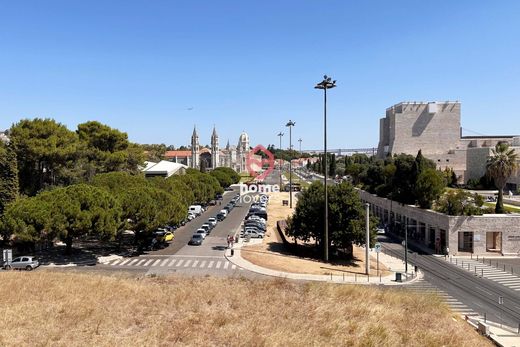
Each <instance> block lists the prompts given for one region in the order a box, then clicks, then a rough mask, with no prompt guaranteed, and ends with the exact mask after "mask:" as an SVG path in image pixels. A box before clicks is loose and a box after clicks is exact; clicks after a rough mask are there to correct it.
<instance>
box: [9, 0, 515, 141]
mask: <svg viewBox="0 0 520 347" xmlns="http://www.w3.org/2000/svg"><path fill="white" fill-rule="evenodd" d="M519 16H520V2H518V1H500V2H498V1H497V2H491V1H475V0H473V1H470V0H468V1H464V0H460V1H447V0H441V1H429V2H426V1H411V0H410V1H398V0H397V1H304V0H299V1H296V0H295V1H243V0H242V1H173V0H172V1H129V0H125V1H115V0H111V1H80V0H75V1H71V0H67V1H50V0H49V1H10V2H9V1H2V2H0V129H4V128H8V127H10V126H11V124H12V123H14V122H17V121H19V120H20V119H22V118H33V117H51V118H54V119H56V120H57V121H59V122H61V123H63V124H65V125H67V126H68V127H69V128H70V129H75V128H76V126H77V124H79V123H82V122H85V121H87V120H98V121H101V122H103V123H105V124H108V125H110V126H112V127H115V128H118V129H120V130H123V131H126V132H127V133H128V134H129V137H130V139H131V140H132V141H135V142H140V143H166V144H173V145H176V146H180V145H183V144H188V143H189V138H190V135H191V132H192V129H193V126H194V124H197V128H198V129H199V135H200V137H201V141H202V142H203V143H209V140H210V136H211V129H212V127H213V124H216V126H217V130H218V132H219V135H220V141H221V144H222V145H225V143H226V141H227V139H229V140H230V141H231V143H232V144H236V142H237V140H238V136H239V134H240V132H241V131H242V130H245V131H247V132H248V133H249V134H250V137H251V142H252V145H254V144H257V143H261V144H264V145H267V144H269V143H275V144H278V138H277V136H276V134H277V133H278V132H279V131H280V130H282V131H285V132H287V131H286V130H287V129H284V124H285V123H286V122H287V121H288V120H289V119H292V120H294V121H296V126H295V128H294V129H293V130H294V131H293V139H294V140H297V139H298V138H300V137H301V138H302V141H303V142H302V147H303V148H307V149H313V148H321V147H322V143H323V135H322V133H323V114H322V112H323V95H322V93H321V92H320V91H317V90H314V89H313V86H314V85H315V83H316V82H318V81H320V79H321V78H322V76H323V74H329V75H331V76H332V77H333V78H334V79H336V80H337V81H338V82H337V84H338V87H337V88H336V89H334V90H331V91H330V93H329V104H328V105H329V107H328V111H329V114H328V130H329V138H328V140H329V147H330V148H338V147H340V148H353V147H354V148H356V147H372V146H377V141H378V136H379V129H378V124H379V122H378V119H379V118H380V117H381V116H383V115H384V112H385V109H386V108H387V107H389V106H391V105H393V104H396V103H399V102H401V101H430V100H432V101H434V100H439V101H443V100H460V101H461V102H462V124H463V127H464V128H466V129H470V130H471V131H474V132H476V133H480V134H486V135H492V134H520V115H519V113H520V112H519V107H518V100H519V99H520V22H519V20H518V18H519ZM189 108H193V109H192V110H189ZM284 142H285V144H284V146H287V145H288V136H284ZM295 143H296V141H295Z"/></svg>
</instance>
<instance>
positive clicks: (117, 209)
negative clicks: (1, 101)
mask: <svg viewBox="0 0 520 347" xmlns="http://www.w3.org/2000/svg"><path fill="white" fill-rule="evenodd" d="M9 137H10V142H9V143H8V144H4V143H0V169H1V170H0V237H1V239H0V244H1V245H2V246H9V247H17V248H20V249H24V250H29V251H34V249H36V248H47V247H49V246H51V245H52V244H53V243H54V242H55V241H63V242H64V243H65V244H66V253H70V252H71V250H72V247H73V242H74V240H75V239H84V238H91V239H97V240H99V241H101V242H103V241H116V240H120V239H121V237H122V235H123V233H124V232H125V231H126V230H131V231H134V232H135V233H136V239H137V233H138V234H139V237H140V238H141V239H143V240H146V239H147V238H148V236H149V235H150V234H151V233H152V231H154V230H155V229H157V228H158V227H164V226H172V227H176V226H178V225H179V224H181V223H183V221H184V220H185V219H186V217H187V209H188V206H189V205H192V204H195V203H199V204H208V203H209V202H210V201H211V200H213V199H214V198H215V196H216V194H218V193H222V192H223V191H224V188H226V187H228V186H229V185H231V184H234V183H237V182H238V181H239V176H238V174H236V173H235V172H234V171H233V170H232V169H228V168H218V169H216V170H213V171H212V172H211V173H203V172H200V171H199V170H193V169H188V170H187V173H186V174H185V175H174V176H171V177H169V178H167V179H164V178H153V179H146V178H145V177H144V175H143V174H142V173H141V172H140V170H139V166H140V165H141V164H142V163H143V159H144V156H145V151H144V150H143V148H142V147H141V146H139V145H137V144H132V143H130V142H129V141H128V138H127V135H126V133H122V132H120V131H119V130H117V129H112V128H110V127H108V126H106V125H103V124H101V123H99V122H86V123H83V124H80V125H78V129H77V131H76V132H73V131H70V130H68V129H67V128H66V127H65V126H64V125H62V124H59V123H57V122H55V121H54V120H52V119H38V118H36V119H34V120H22V121H20V122H19V123H17V124H14V125H13V126H12V127H11V129H10V130H9ZM146 148H148V150H147V152H148V153H150V152H154V154H153V155H155V156H158V155H160V153H161V151H162V149H163V147H162V146H158V147H154V146H151V145H147V146H146ZM136 241H137V243H138V245H137V246H138V247H140V246H141V245H140V244H139V240H136Z"/></svg>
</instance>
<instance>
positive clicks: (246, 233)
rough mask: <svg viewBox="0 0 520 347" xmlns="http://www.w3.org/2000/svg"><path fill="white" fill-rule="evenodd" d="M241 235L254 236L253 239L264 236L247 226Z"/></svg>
mask: <svg viewBox="0 0 520 347" xmlns="http://www.w3.org/2000/svg"><path fill="white" fill-rule="evenodd" d="M243 235H244V237H248V236H250V237H251V238H254V239H262V238H264V233H261V232H259V231H258V230H256V229H249V228H247V229H246V230H244V234H243Z"/></svg>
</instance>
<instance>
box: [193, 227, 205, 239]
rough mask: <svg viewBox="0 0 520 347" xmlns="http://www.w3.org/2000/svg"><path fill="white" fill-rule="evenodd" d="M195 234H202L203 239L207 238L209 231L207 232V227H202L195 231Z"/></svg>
mask: <svg viewBox="0 0 520 347" xmlns="http://www.w3.org/2000/svg"><path fill="white" fill-rule="evenodd" d="M195 234H200V235H202V238H203V239H205V238H206V236H207V235H208V233H207V232H206V229H202V228H200V229H197V231H196V232H195Z"/></svg>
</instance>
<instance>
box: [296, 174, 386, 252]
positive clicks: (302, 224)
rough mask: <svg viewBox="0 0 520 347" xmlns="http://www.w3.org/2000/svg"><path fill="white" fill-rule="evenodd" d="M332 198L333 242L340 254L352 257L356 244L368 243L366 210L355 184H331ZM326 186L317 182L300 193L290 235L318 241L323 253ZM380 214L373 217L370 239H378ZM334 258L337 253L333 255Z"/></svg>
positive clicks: (331, 240)
mask: <svg viewBox="0 0 520 347" xmlns="http://www.w3.org/2000/svg"><path fill="white" fill-rule="evenodd" d="M327 192H328V202H329V214H328V215H329V245H328V247H329V248H331V246H332V248H331V252H332V253H333V254H334V253H337V254H338V257H340V258H347V259H350V258H352V255H353V251H352V247H353V245H354V244H356V245H360V244H364V243H365V223H366V222H365V218H366V212H365V209H364V206H363V204H362V202H361V199H360V198H359V195H358V193H357V192H356V191H355V190H354V187H353V186H352V185H351V184H350V183H348V182H342V183H340V184H338V185H332V186H327ZM324 195H325V194H324V187H323V184H322V182H313V183H312V184H311V185H310V186H309V187H308V188H307V189H306V190H304V191H303V192H302V193H301V194H300V196H299V197H298V201H297V203H296V209H295V210H294V214H293V215H292V216H290V217H289V218H288V219H287V229H286V233H287V235H288V236H290V237H293V238H295V239H297V240H300V241H303V242H305V243H309V241H311V240H312V242H313V243H314V244H315V247H316V251H317V252H316V253H317V254H319V255H322V254H323V250H324V249H325V241H324V233H325V231H324V225H325V220H324V206H325V202H324ZM378 223H379V221H378V219H377V218H376V217H373V216H371V217H370V226H371V229H370V237H371V240H370V243H371V245H372V246H373V245H374V243H375V239H376V231H377V225H378ZM332 258H333V257H332Z"/></svg>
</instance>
